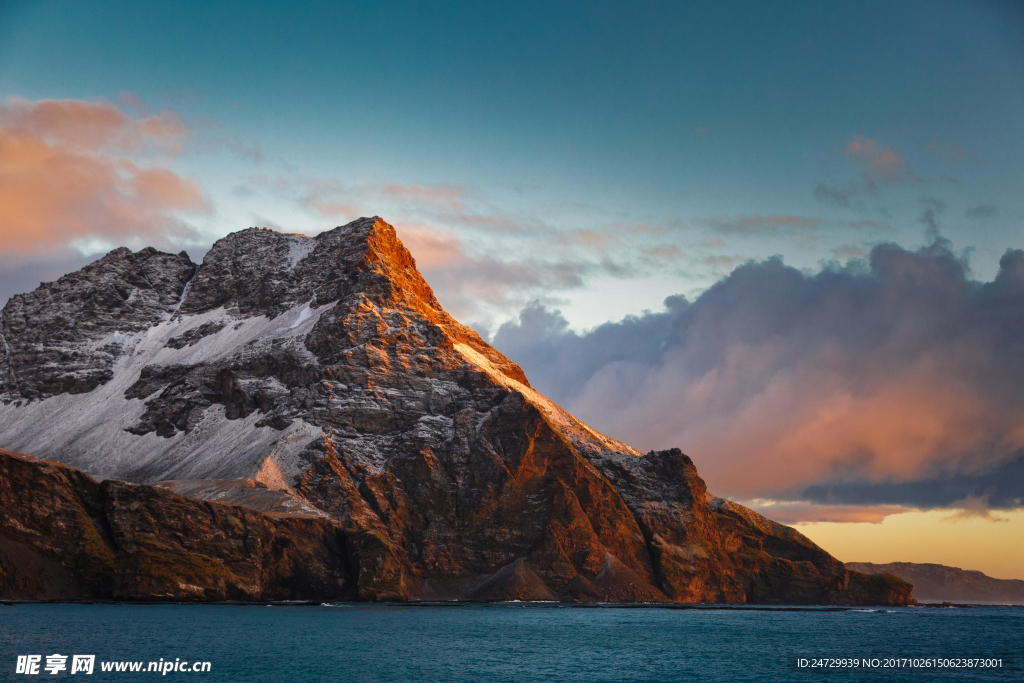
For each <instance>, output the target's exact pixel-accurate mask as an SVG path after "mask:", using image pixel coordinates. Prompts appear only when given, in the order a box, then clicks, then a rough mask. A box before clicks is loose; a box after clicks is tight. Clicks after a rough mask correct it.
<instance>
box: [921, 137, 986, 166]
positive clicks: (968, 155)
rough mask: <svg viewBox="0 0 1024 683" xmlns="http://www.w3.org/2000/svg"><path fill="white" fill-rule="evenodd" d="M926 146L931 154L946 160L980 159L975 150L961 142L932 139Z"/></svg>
mask: <svg viewBox="0 0 1024 683" xmlns="http://www.w3.org/2000/svg"><path fill="white" fill-rule="evenodd" d="M924 148H925V150H926V151H927V152H929V153H930V154H932V155H934V156H936V157H938V158H939V159H942V160H944V161H953V162H962V161H974V162H978V161H980V159H979V158H978V155H977V153H976V152H975V151H974V150H972V149H970V148H969V147H966V146H964V145H962V144H960V143H959V142H939V141H938V140H931V141H929V142H928V143H927V144H926V145H925V146H924Z"/></svg>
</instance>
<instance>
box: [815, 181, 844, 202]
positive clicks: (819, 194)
mask: <svg viewBox="0 0 1024 683" xmlns="http://www.w3.org/2000/svg"><path fill="white" fill-rule="evenodd" d="M850 194H851V192H850V191H849V190H844V189H842V188H839V187H833V186H831V185H825V184H823V183H818V184H817V185H815V186H814V198H815V199H817V200H818V201H820V202H824V203H826V204H835V205H836V206H841V207H843V208H846V207H849V206H850Z"/></svg>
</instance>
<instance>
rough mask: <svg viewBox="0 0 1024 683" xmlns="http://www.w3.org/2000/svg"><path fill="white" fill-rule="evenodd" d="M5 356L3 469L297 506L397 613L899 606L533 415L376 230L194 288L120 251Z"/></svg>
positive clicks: (869, 582) (375, 223)
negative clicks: (359, 540) (586, 604)
mask: <svg viewBox="0 0 1024 683" xmlns="http://www.w3.org/2000/svg"><path fill="white" fill-rule="evenodd" d="M37 319H38V323H36V320H37ZM0 334H3V335H4V344H3V345H0V346H2V349H3V358H2V359H0V360H2V361H3V363H0V367H3V366H6V367H7V368H8V373H7V375H6V378H5V380H4V383H3V384H2V385H0V446H2V447H5V448H9V449H11V450H13V451H20V452H26V453H30V454H32V455H35V456H38V457H43V458H49V459H54V460H59V461H61V462H63V463H67V464H69V465H71V466H74V467H78V468H80V469H83V470H85V471H86V472H89V473H91V474H94V475H96V476H99V477H102V478H107V479H122V480H128V481H133V482H139V483H148V484H155V483H157V482H167V481H174V482H178V483H177V484H173V485H172V484H167V485H168V486H175V485H176V486H178V487H181V490H188V491H189V492H191V494H192V495H198V496H201V495H214V493H211V491H215V492H216V495H217V496H219V497H220V498H221V499H222V500H235V501H238V502H242V501H250V504H254V503H252V501H254V500H257V499H258V500H260V501H262V502H261V503H260V504H265V505H271V506H273V505H286V504H287V500H288V497H291V498H292V499H294V501H296V505H299V506H310V507H311V508H314V509H316V510H319V511H320V512H322V513H324V514H325V515H327V516H329V517H331V518H333V519H335V520H337V521H338V522H339V523H341V524H342V525H343V527H344V528H346V529H351V530H354V531H358V532H359V533H363V534H370V535H372V536H374V537H375V538H379V539H381V542H382V543H383V544H384V545H383V546H382V547H383V548H384V550H383V551H382V553H383V554H382V555H380V557H379V558H378V559H379V568H380V577H379V582H380V583H381V585H382V586H384V585H385V584H386V586H387V588H386V590H385V589H383V588H382V589H381V590H385V592H387V593H388V594H389V595H400V596H404V597H405V598H407V599H412V598H430V599H459V598H463V597H466V596H468V595H475V594H477V591H478V589H479V585H480V582H481V581H484V582H485V583H487V586H488V588H487V594H488V595H491V596H504V598H508V599H511V598H516V599H531V598H529V596H534V598H536V596H555V597H557V598H559V599H573V600H578V599H595V598H596V599H615V600H637V599H642V600H674V601H704V602H708V601H710V602H751V601H756V602H836V601H857V602H865V601H866V602H896V603H899V602H905V601H906V600H907V599H908V598H909V586H906V585H905V584H902V583H901V582H898V581H890V580H888V579H886V580H882V581H881V582H880V581H879V580H878V579H875V578H871V577H864V576H863V575H860V574H858V573H856V572H850V571H848V570H846V569H845V568H844V567H843V566H842V564H841V563H839V562H838V560H835V558H832V557H831V556H829V555H828V554H827V553H825V552H824V551H823V550H821V549H820V548H818V547H817V546H816V545H814V544H813V543H812V542H811V541H809V540H808V539H806V538H805V537H803V536H802V535H800V534H799V533H797V532H796V531H795V530H792V529H789V528H788V527H784V526H782V525H778V524H775V523H774V522H770V521H769V520H767V519H765V518H763V517H760V516H759V515H757V514H756V513H754V512H752V511H750V510H747V509H746V508H743V507H742V506H739V505H737V504H735V503H731V502H729V501H723V500H721V499H717V498H714V497H713V496H711V495H710V494H709V493H708V492H707V490H706V487H705V486H704V483H703V481H702V480H701V479H700V477H699V476H698V475H697V472H696V469H695V468H694V466H693V463H692V461H691V460H690V459H689V458H688V457H687V456H685V455H684V454H682V452H680V451H679V450H678V449H670V450H667V451H657V452H651V453H649V454H647V455H641V454H640V453H639V452H637V451H636V450H635V449H633V448H632V447H630V446H628V445H627V444H623V443H621V442H619V441H617V440H615V439H612V438H610V437H607V436H605V435H603V434H601V433H600V432H598V431H597V430H595V429H593V428H592V427H590V426H588V425H585V424H584V423H582V422H581V421H579V420H578V419H576V418H575V417H573V416H572V415H570V414H569V413H568V412H566V411H565V410H563V409H562V408H561V407H559V406H558V405H556V404H555V403H553V402H552V401H550V400H548V399H547V398H546V397H544V396H542V395H541V394H539V393H538V392H536V391H535V390H534V389H533V388H532V386H531V385H530V383H529V380H528V379H527V378H526V376H525V374H524V373H523V371H522V369H521V368H520V367H519V366H518V365H517V364H515V363H514V362H513V361H511V360H509V359H508V358H506V357H505V356H504V355H502V354H501V353H500V352H499V351H497V350H496V349H494V348H493V347H491V346H490V345H489V344H487V342H486V341H484V340H483V339H482V338H481V337H480V336H479V335H478V334H477V333H476V332H474V331H473V330H471V329H470V328H468V327H466V326H464V325H462V324H461V323H459V322H458V321H456V320H455V319H453V318H452V317H451V316H450V315H448V313H447V312H445V311H444V309H443V308H442V307H441V305H440V304H439V303H438V301H437V299H436V297H434V295H433V292H432V290H431V289H430V287H429V285H428V284H427V283H426V281H425V280H424V279H423V278H422V276H421V275H420V274H419V272H418V270H417V269H416V266H415V261H414V259H413V258H412V256H411V254H409V252H408V251H407V250H406V249H405V247H404V246H403V245H402V244H401V242H400V240H399V239H398V237H397V235H396V233H395V230H394V228H393V227H392V226H390V225H389V224H387V223H386V222H384V221H383V220H381V219H380V218H377V217H373V218H363V219H359V220H356V221H353V222H351V223H349V224H347V225H345V226H340V227H338V228H335V229H333V230H329V231H326V232H324V233H320V234H319V235H317V236H316V237H301V236H296V235H286V234H282V233H278V232H274V231H268V230H261V229H248V230H243V231H239V232H236V233H232V234H230V235H228V236H227V237H225V238H223V239H221V240H219V241H218V242H217V243H216V244H215V245H214V246H213V248H211V250H210V251H209V252H208V253H207V254H206V257H205V258H204V260H203V264H202V265H200V266H198V267H196V266H195V265H194V264H192V263H191V261H189V260H188V258H187V256H185V257H182V255H177V256H175V255H167V254H162V253H161V252H156V251H155V250H143V251H141V252H134V253H133V252H130V251H127V250H125V251H121V250H115V251H114V252H111V253H110V254H108V255H107V256H105V257H103V258H102V259H100V260H99V261H97V262H95V263H94V264H91V266H87V267H86V269H83V270H82V271H79V272H78V273H74V274H70V275H68V276H65V277H64V278H61V279H60V280H58V281H56V282H55V283H46V284H44V285H41V286H40V288H39V289H37V290H36V291H35V292H33V293H30V294H26V295H18V296H17V297H14V298H12V300H11V302H9V303H8V305H7V306H5V307H4V309H3V311H2V312H0ZM30 368H34V369H35V370H34V371H30V370H29V369H30ZM254 481H255V482H257V484H256V487H257V488H258V487H259V486H263V487H266V489H267V490H269V491H276V492H278V493H275V494H274V497H275V498H274V500H273V501H271V500H270V499H269V498H268V496H267V495H264V494H262V493H259V492H256V493H254V492H253V490H252V489H253V487H254V484H253V482H254ZM182 482H186V483H182ZM231 482H235V483H234V484H231ZM544 599H547V597H545V598H544Z"/></svg>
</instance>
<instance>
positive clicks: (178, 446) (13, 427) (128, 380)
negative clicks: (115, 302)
mask: <svg viewBox="0 0 1024 683" xmlns="http://www.w3.org/2000/svg"><path fill="white" fill-rule="evenodd" d="M331 305H332V304H326V305H324V306H320V307H316V308H314V307H311V306H310V304H308V303H307V304H303V305H301V306H296V307H294V308H292V309H290V310H288V311H286V312H284V313H282V314H281V315H279V316H277V317H276V318H273V319H268V318H267V317H265V316H255V317H251V318H241V319H239V318H237V317H235V316H234V315H232V314H231V313H230V312H228V311H226V310H225V309H223V308H220V309H216V310H213V311H207V312H205V313H200V314H197V315H188V316H182V317H174V318H169V319H168V320H165V321H164V322H163V323H161V324H159V325H155V326H154V327H151V328H149V329H147V330H145V331H143V332H139V333H135V334H125V333H122V332H114V333H111V334H108V335H105V336H104V337H102V338H100V339H97V340H95V341H94V342H90V346H94V348H102V347H104V346H107V345H111V344H117V345H118V346H120V347H121V348H122V350H123V351H124V353H123V355H122V356H121V357H120V358H119V359H118V360H117V361H116V363H115V365H114V368H113V377H112V379H111V380H110V381H108V382H106V383H105V384H102V385H100V386H98V387H96V388H95V389H93V390H92V391H90V392H88V393H83V394H59V395H57V396H51V397H49V398H47V399H44V400H41V401H31V402H28V403H24V404H20V402H18V403H10V404H7V405H3V404H0V446H3V447H5V448H9V449H11V450H15V451H19V452H22V453H28V454H31V455H35V456H37V457H43V458H50V459H54V460H59V461H61V462H65V463H67V464H69V465H72V466H74V467H78V468H81V469H83V470H85V471H87V472H90V473H91V474H94V475H96V476H99V477H110V478H122V479H129V480H133V481H142V482H149V481H158V480H161V479H207V478H213V477H220V478H229V477H247V476H254V475H255V474H256V473H257V472H258V471H259V470H260V466H261V464H262V463H263V460H264V458H266V457H268V456H270V457H271V458H272V460H273V462H274V463H275V464H276V465H277V466H278V468H279V469H280V470H281V473H282V475H284V477H285V478H286V479H289V478H293V477H296V476H298V474H299V473H300V472H301V471H302V469H303V461H302V459H301V457H300V453H301V451H303V450H304V449H305V447H306V446H307V445H308V444H309V443H310V442H311V441H314V440H317V439H320V438H321V437H322V436H323V432H322V431H321V429H320V428H319V427H316V426H313V425H311V424H309V423H306V422H304V421H302V420H295V421H293V422H292V424H291V425H290V426H289V427H288V428H287V429H285V430H283V431H279V430H277V429H274V428H272V427H257V426H256V424H255V423H256V422H258V421H259V419H260V417H261V415H260V414H259V413H257V412H254V413H252V414H250V415H249V416H248V417H245V418H242V419H237V420H228V419H227V418H226V417H225V415H224V407H223V406H212V407H210V408H208V409H207V410H206V412H205V413H204V414H203V418H202V419H201V420H200V422H199V424H198V425H197V426H196V427H195V428H194V429H193V430H192V431H190V432H188V433H187V434H186V433H177V434H175V435H174V436H172V437H170V438H166V437H161V436H157V435H156V434H155V433H152V432H151V433H149V434H144V435H137V434H132V433H130V432H127V431H125V430H126V429H127V428H128V427H131V426H133V425H135V424H136V423H137V422H138V420H139V418H140V417H142V415H143V413H145V410H146V406H145V399H127V398H125V392H126V391H127V390H128V388H129V387H131V386H132V385H133V384H134V383H135V382H136V381H137V380H138V378H139V375H140V373H141V372H142V369H143V368H145V367H146V366H149V365H174V364H181V365H196V364H200V363H205V362H211V361H216V360H219V359H222V358H226V357H238V356H244V355H245V354H246V353H247V352H248V351H247V349H248V350H254V349H256V348H258V346H257V345H263V344H270V343H273V342H274V341H275V340H285V341H284V343H289V344H292V345H293V346H294V349H295V350H298V351H300V352H301V351H304V352H305V353H308V351H305V345H304V344H303V341H302V340H303V338H304V337H305V335H306V334H308V333H309V331H310V330H311V329H312V328H313V326H314V325H315V323H316V321H317V319H318V318H319V317H320V315H321V314H322V313H323V312H324V311H325V310H326V309H327V308H328V307H330V306H331ZM212 321H221V322H224V323H225V325H224V327H223V328H222V329H221V330H220V331H219V332H217V333H214V334H211V335H209V336H207V337H204V338H203V339H200V340H199V341H197V342H196V343H195V344H193V345H192V346H186V347H184V348H181V349H174V348H169V347H167V342H168V341H169V340H170V339H171V338H172V337H175V336H178V335H181V334H183V333H185V332H188V331H189V330H192V329H195V328H198V327H200V326H201V325H203V324H205V323H208V322H212ZM310 355H311V354H310ZM282 389H285V388H284V387H282ZM57 424H59V425H60V428H59V429H50V428H48V426H49V425H57Z"/></svg>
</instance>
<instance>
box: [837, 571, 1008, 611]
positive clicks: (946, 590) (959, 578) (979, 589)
mask: <svg viewBox="0 0 1024 683" xmlns="http://www.w3.org/2000/svg"><path fill="white" fill-rule="evenodd" d="M846 566H847V568H848V569H852V570H853V571H858V572H865V573H869V574H873V573H877V572H885V573H888V574H892V575H893V576H898V577H899V578H901V579H903V580H904V581H909V582H910V583H912V584H914V593H913V594H914V598H916V599H917V600H919V601H920V602H981V603H988V602H993V603H1000V604H1016V605H1024V581H1021V580H1019V579H995V578H992V577H991V576H988V575H987V574H983V573H981V572H979V571H975V570H971V569H960V568H959V567H947V566H946V565H944V564H930V563H919V562H888V563H886V564H875V563H874V562H847V563H846Z"/></svg>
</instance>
